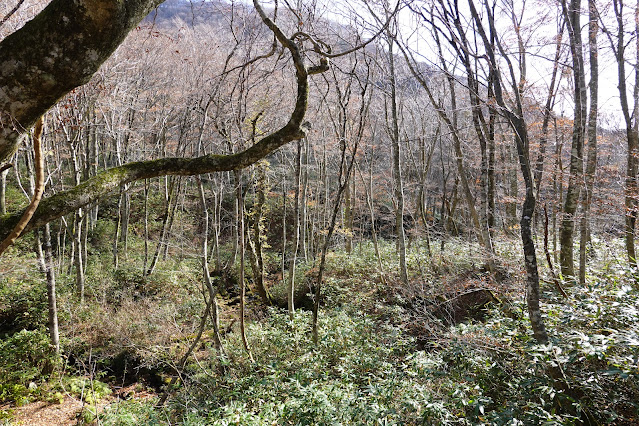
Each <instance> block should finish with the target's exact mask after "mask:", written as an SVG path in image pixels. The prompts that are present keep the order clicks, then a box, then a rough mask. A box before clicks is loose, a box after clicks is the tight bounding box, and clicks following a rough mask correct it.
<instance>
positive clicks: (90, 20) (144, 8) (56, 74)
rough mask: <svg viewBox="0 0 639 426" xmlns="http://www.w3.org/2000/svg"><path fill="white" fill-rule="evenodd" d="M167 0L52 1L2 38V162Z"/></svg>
mask: <svg viewBox="0 0 639 426" xmlns="http://www.w3.org/2000/svg"><path fill="white" fill-rule="evenodd" d="M162 1H163V0H127V1H122V0H81V1H68V0H52V1H51V3H49V5H48V6H47V7H46V8H44V10H43V11H42V12H40V13H39V14H38V15H37V16H36V17H35V18H34V19H32V20H31V21H29V22H27V23H26V24H25V25H24V26H23V27H22V28H20V29H19V30H17V31H15V32H14V33H12V34H11V35H9V36H8V37H6V38H5V39H3V40H2V41H1V42H0V70H1V71H0V163H3V162H5V161H6V160H7V159H8V158H9V157H10V156H11V155H12V154H13V153H14V152H15V150H16V149H17V147H18V146H19V144H20V143H21V142H22V140H23V138H24V136H25V135H26V133H27V129H29V128H31V126H33V125H34V124H35V122H36V120H37V119H38V117H40V116H41V115H43V114H44V113H45V112H46V111H47V110H48V109H49V108H51V107H52V106H53V105H55V103H56V102H57V101H58V100H59V99H60V98H61V97H63V96H64V95H65V94H67V93H68V92H70V91H71V90H73V89H74V88H76V87H78V86H80V85H82V84H84V83H86V82H87V81H88V80H89V79H90V78H91V76H92V75H93V74H94V73H95V72H96V71H97V70H98V68H99V67H100V65H101V64H102V63H103V62H104V61H105V60H106V59H107V58H108V57H109V56H111V54H112V53H113V52H114V51H115V49H116V48H117V47H118V46H119V45H120V43H122V41H123V40H124V38H125V37H126V35H127V34H128V33H129V31H130V30H131V29H132V28H135V26H136V25H137V24H138V23H139V22H140V21H141V20H142V18H144V17H145V16H146V15H147V14H148V13H149V12H150V11H151V10H152V9H153V8H154V7H155V6H157V5H158V4H160V3H162Z"/></svg>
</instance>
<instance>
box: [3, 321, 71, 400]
mask: <svg viewBox="0 0 639 426" xmlns="http://www.w3.org/2000/svg"><path fill="white" fill-rule="evenodd" d="M59 363H60V359H59V358H58V356H57V355H56V353H55V350H54V349H53V348H52V347H51V345H50V343H49V336H48V335H47V333H45V332H44V331H42V330H32V331H28V330H22V331H20V332H18V333H15V334H13V335H12V336H10V337H7V338H5V339H3V340H0V400H6V399H13V400H16V401H18V402H20V401H22V400H24V399H25V398H27V397H28V395H29V394H31V391H32V390H34V388H35V386H34V385H31V382H39V381H41V380H42V379H44V378H46V377H48V376H49V375H50V374H51V372H52V371H53V370H54V368H55V367H56V366H57V365H58V364H59ZM34 384H35V383H34Z"/></svg>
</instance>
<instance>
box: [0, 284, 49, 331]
mask: <svg viewBox="0 0 639 426" xmlns="http://www.w3.org/2000/svg"><path fill="white" fill-rule="evenodd" d="M47 309H48V308H47V287H46V285H45V284H44V283H43V282H42V281H38V280H30V279H25V280H19V281H18V280H15V279H13V278H7V279H3V280H0V335H1V334H3V333H13V332H16V331H19V330H22V329H26V330H36V329H39V328H42V327H45V326H46V325H47V318H48V316H47V312H48V311H47Z"/></svg>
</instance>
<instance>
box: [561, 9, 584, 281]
mask: <svg viewBox="0 0 639 426" xmlns="http://www.w3.org/2000/svg"><path fill="white" fill-rule="evenodd" d="M561 4H562V10H563V13H564V17H565V20H566V23H567V28H568V36H569V39H570V51H571V53H572V67H573V75H574V78H573V80H574V90H575V116H574V119H573V130H572V145H571V149H570V175H569V178H568V189H567V190H566V198H565V204H564V209H563V218H562V220H561V228H560V230H559V233H560V237H559V243H560V246H561V249H560V250H561V251H560V256H559V259H560V266H561V274H562V276H563V277H564V278H567V279H574V278H575V265H574V259H573V244H574V238H573V234H574V229H575V213H576V212H577V207H578V206H579V196H580V191H581V188H582V180H583V167H584V160H583V148H584V136H585V130H586V103H587V99H586V82H585V70H584V58H583V46H582V41H581V22H580V14H581V10H580V9H581V0H571V1H570V5H567V4H566V0H562V3H561Z"/></svg>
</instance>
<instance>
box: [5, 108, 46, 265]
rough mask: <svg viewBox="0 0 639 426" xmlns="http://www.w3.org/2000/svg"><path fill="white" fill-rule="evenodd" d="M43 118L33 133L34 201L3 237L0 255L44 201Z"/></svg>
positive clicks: (14, 239)
mask: <svg viewBox="0 0 639 426" xmlns="http://www.w3.org/2000/svg"><path fill="white" fill-rule="evenodd" d="M42 125H43V123H42V117H40V118H39V119H38V121H37V122H36V125H35V129H34V131H33V156H34V160H35V169H36V182H35V188H34V191H33V199H32V200H31V202H30V203H29V205H28V206H27V208H26V209H25V210H24V212H23V213H22V214H21V215H20V217H19V219H18V222H17V223H16V224H15V225H14V226H13V227H12V229H11V232H9V235H7V236H6V237H5V236H4V235H3V236H2V243H1V244H0V255H2V253H4V251H5V250H6V249H8V248H9V247H10V246H11V245H12V244H13V243H14V242H15V241H16V240H17V239H18V237H20V235H22V233H23V232H24V230H25V229H26V227H27V225H28V224H29V221H30V220H31V218H32V217H33V214H34V213H35V211H36V209H37V208H38V205H39V204H40V200H41V199H42V193H43V192H44V159H43V158H42V143H41V142H42V139H41V138H42Z"/></svg>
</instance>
